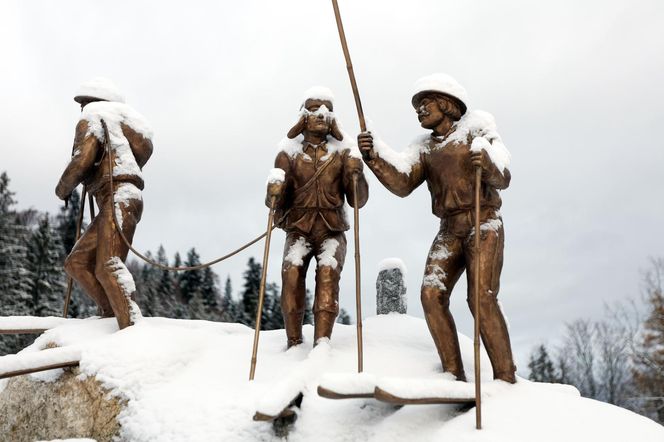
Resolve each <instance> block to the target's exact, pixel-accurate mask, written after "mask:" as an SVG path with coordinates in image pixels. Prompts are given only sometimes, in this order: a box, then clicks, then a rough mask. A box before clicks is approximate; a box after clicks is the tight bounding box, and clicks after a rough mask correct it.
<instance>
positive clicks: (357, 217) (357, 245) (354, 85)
mask: <svg viewBox="0 0 664 442" xmlns="http://www.w3.org/2000/svg"><path fill="white" fill-rule="evenodd" d="M332 7H333V8H334V17H335V18H336V21H337V30H338V31H339V39H340V40H341V49H342V50H343V52H344V58H345V59H346V69H347V70H348V77H349V79H350V86H351V88H352V89H353V97H355V107H356V108H357V117H358V118H359V120H360V131H361V132H366V131H367V124H366V122H365V121H364V111H363V110H362V101H361V100H360V91H359V89H358V88H357V82H356V81H355V72H354V71H353V62H352V61H351V59H350V52H349V51H348V43H347V42H346V33H345V32H344V25H343V23H342V21H341V13H340V12H339V4H338V3H337V0H332ZM353 206H354V207H353V214H354V218H355V230H354V233H355V310H356V316H357V371H358V373H362V369H363V366H362V365H363V364H362V362H363V357H364V355H363V350H362V294H361V288H360V285H361V284H360V283H361V279H360V213H359V208H358V204H357V175H354V176H353Z"/></svg>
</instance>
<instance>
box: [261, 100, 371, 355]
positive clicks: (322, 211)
mask: <svg viewBox="0 0 664 442" xmlns="http://www.w3.org/2000/svg"><path fill="white" fill-rule="evenodd" d="M333 101H334V98H333V96H332V93H331V92H330V91H329V89H326V88H322V87H315V88H312V89H310V90H308V91H307V92H306V93H305V97H304V101H303V103H302V106H301V109H300V116H299V120H298V122H297V123H296V124H295V126H294V127H293V128H292V129H291V130H290V131H289V132H288V135H287V138H285V139H284V140H283V141H282V142H281V143H280V151H279V153H278V154H277V158H276V160H275V162H274V167H275V169H273V173H272V174H271V176H272V178H271V179H270V180H269V181H268V189H267V198H266V204H268V206H269V205H270V203H271V201H272V199H273V198H275V202H276V207H275V208H276V215H275V219H276V220H277V226H278V227H280V228H282V229H283V230H285V231H286V244H285V245H284V258H283V264H282V268H281V277H282V289H281V309H282V312H283V316H284V322H285V328H286V336H287V338H288V347H291V346H293V345H298V344H300V343H302V322H303V319H304V310H305V296H306V288H305V278H306V274H307V269H308V267H309V263H310V261H311V259H312V258H315V259H316V262H317V266H316V288H315V292H314V293H315V295H314V305H313V313H314V345H315V344H316V342H318V340H319V339H321V338H330V336H331V335H332V328H333V327H334V323H335V321H336V317H337V315H338V313H339V278H340V276H341V270H342V268H343V265H344V259H345V257H346V235H345V234H344V232H345V231H346V230H348V229H349V225H348V221H347V220H346V214H345V211H344V198H345V199H346V201H348V203H349V204H351V205H352V204H353V198H354V192H355V189H354V187H353V176H357V183H358V185H357V200H358V204H359V206H360V207H362V206H364V204H366V202H367V199H368V197H369V188H368V185H367V181H366V179H365V177H364V174H363V171H362V169H363V164H362V159H361V156H360V153H359V151H358V150H357V147H356V146H354V145H352V144H350V143H349V137H348V136H346V135H344V133H343V131H341V130H340V128H339V125H338V124H337V121H336V119H335V116H334V113H333V105H334V102H333Z"/></svg>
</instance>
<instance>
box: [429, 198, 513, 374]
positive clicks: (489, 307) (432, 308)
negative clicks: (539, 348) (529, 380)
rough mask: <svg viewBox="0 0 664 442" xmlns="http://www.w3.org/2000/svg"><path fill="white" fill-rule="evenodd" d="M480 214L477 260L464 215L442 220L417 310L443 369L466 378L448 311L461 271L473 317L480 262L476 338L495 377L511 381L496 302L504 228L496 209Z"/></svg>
mask: <svg viewBox="0 0 664 442" xmlns="http://www.w3.org/2000/svg"><path fill="white" fill-rule="evenodd" d="M483 212H484V213H483V216H482V218H481V220H482V227H481V228H480V232H481V233H480V253H479V256H476V254H475V248H474V244H475V238H474V236H475V235H474V228H473V222H472V219H471V216H470V213H469V212H465V213H462V214H459V215H456V216H455V217H450V218H446V219H443V220H442V222H441V228H440V231H439V232H438V235H436V238H435V239H434V241H433V244H432V245H431V249H430V251H429V256H428V257H427V262H426V267H425V270H424V280H423V283H422V291H421V299H422V307H423V309H424V316H425V318H426V321H427V325H428V326H429V331H430V332H431V336H432V337H433V340H434V343H435V344H436V348H437V350H438V354H439V356H440V360H441V362H442V364H443V369H444V370H445V371H448V372H450V373H452V374H454V375H455V376H456V377H457V378H458V379H462V380H465V375H464V369H463V363H462V361H461V352H460V350H459V341H458V338H457V331H456V326H455V324H454V319H453V317H452V314H451V313H450V309H449V306H450V294H451V293H452V289H453V288H454V285H455V284H456V282H457V281H458V280H459V277H460V276H461V274H462V273H463V271H464V270H466V278H467V281H468V296H467V301H468V305H469V307H470V310H471V312H472V313H473V315H475V311H474V310H475V304H474V296H475V264H476V260H477V259H479V268H480V270H479V271H480V278H479V281H480V287H479V296H480V335H481V337H482V342H483V343H484V346H485V348H486V350H487V353H488V354H489V358H490V360H491V365H492V367H493V376H494V378H495V379H502V380H504V381H508V382H512V383H513V382H515V377H514V372H515V371H516V367H515V366H514V362H513V359H512V349H511V345H510V338H509V333H508V330H507V325H506V323H505V318H504V316H503V314H502V311H501V309H500V305H499V303H498V291H499V288H500V272H501V270H502V267H503V244H504V232H503V225H502V220H501V219H500V217H499V216H498V215H497V213H496V212H495V211H493V210H488V211H486V210H485V211H483Z"/></svg>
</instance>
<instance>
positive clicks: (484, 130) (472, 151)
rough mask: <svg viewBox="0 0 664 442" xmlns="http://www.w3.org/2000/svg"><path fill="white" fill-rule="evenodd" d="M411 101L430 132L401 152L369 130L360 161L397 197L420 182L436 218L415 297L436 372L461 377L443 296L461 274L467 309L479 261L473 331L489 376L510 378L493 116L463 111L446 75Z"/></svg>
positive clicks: (500, 166) (498, 151) (500, 177)
mask: <svg viewBox="0 0 664 442" xmlns="http://www.w3.org/2000/svg"><path fill="white" fill-rule="evenodd" d="M415 89H416V91H415V94H414V96H413V98H412V105H413V107H414V108H415V110H416V112H417V117H418V119H419V121H420V124H421V126H422V127H423V128H425V129H429V130H431V131H432V133H431V134H430V135H427V136H426V137H423V138H420V139H419V140H417V141H416V142H415V143H414V144H413V145H411V146H410V147H409V148H408V150H407V151H406V152H403V153H401V154H399V153H396V152H394V151H392V150H391V149H390V148H389V147H387V146H386V145H384V144H382V143H380V142H379V141H378V140H376V142H374V140H373V136H372V135H371V133H369V132H365V133H362V134H360V135H359V136H358V144H359V148H360V151H361V152H362V156H363V158H364V161H365V163H366V164H367V166H368V167H369V168H370V169H371V170H372V171H373V173H374V174H375V175H376V177H377V178H378V179H379V180H380V182H381V183H382V184H383V185H384V186H385V187H386V188H387V189H389V190H390V191H391V192H392V193H394V194H396V195H398V196H400V197H405V196H407V195H409V194H410V193H411V192H412V191H413V190H415V188H417V187H418V186H419V185H420V184H422V183H423V182H425V181H426V183H427V187H428V189H429V192H430V193H431V204H432V211H433V214H434V215H436V216H437V217H439V218H440V230H439V231H438V234H437V235H436V237H435V238H434V241H433V244H432V245H431V249H430V250H429V255H428V257H427V261H426V266H425V269H424V279H423V282H422V290H421V300H422V307H423V309H424V316H425V318H426V321H427V325H428V326H429V331H430V332H431V336H432V337H433V340H434V343H435V344H436V348H437V350H438V354H439V356H440V360H441V362H442V365H443V369H444V370H445V371H446V372H449V373H451V374H453V375H454V376H455V377H456V378H457V379H458V380H462V381H465V380H466V376H465V373H464V368H463V363H462V360H461V352H460V350H459V341H458V338H457V331H456V326H455V324H454V319H453V317H452V314H451V313H450V309H449V306H450V295H451V293H452V289H453V288H454V285H455V284H456V282H457V281H458V279H459V277H460V276H461V274H462V273H463V271H464V270H465V271H466V277H467V281H468V297H467V300H468V305H469V306H470V309H471V311H472V312H473V314H475V311H474V293H475V274H474V273H475V269H476V266H475V265H476V260H478V259H479V273H480V275H479V296H480V299H479V305H480V307H479V308H480V334H481V337H482V341H483V342H484V346H485V348H486V350H487V353H488V354H489V358H490V359H491V364H492V366H493V376H494V378H495V379H501V380H504V381H507V382H510V383H514V382H516V378H515V371H516V367H515V365H514V362H513V359H512V349H511V346H510V338H509V333H508V330H507V325H506V322H505V318H504V317H503V313H502V311H501V308H500V305H499V302H498V290H499V287H500V272H501V269H502V265H503V243H504V233H503V221H502V218H501V215H500V212H499V209H500V206H501V199H500V195H499V192H498V191H499V190H501V189H506V188H507V186H508V185H509V183H510V172H509V170H508V169H507V166H508V165H509V153H508V152H507V149H505V146H504V145H503V143H502V141H501V139H500V136H499V135H498V133H497V132H496V126H495V121H494V119H493V117H492V116H491V115H490V114H488V113H486V112H482V111H471V112H467V104H466V103H467V98H466V91H465V89H464V88H463V87H462V86H461V85H459V83H457V82H456V80H454V79H453V78H452V77H450V76H448V75H445V74H433V75H430V76H428V77H424V78H422V79H421V80H419V81H418V82H417V83H416V85H415ZM476 167H481V170H482V177H481V188H480V222H481V227H480V253H479V256H476V253H475V250H474V247H473V243H474V236H475V234H476V232H475V228H474V221H475V219H474V214H473V206H474V178H475V168H476Z"/></svg>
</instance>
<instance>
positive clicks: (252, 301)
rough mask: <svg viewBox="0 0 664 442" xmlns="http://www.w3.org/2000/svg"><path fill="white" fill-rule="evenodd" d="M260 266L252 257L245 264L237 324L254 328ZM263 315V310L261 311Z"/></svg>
mask: <svg viewBox="0 0 664 442" xmlns="http://www.w3.org/2000/svg"><path fill="white" fill-rule="evenodd" d="M261 271H262V266H261V265H260V264H259V263H257V262H256V260H255V259H254V258H253V257H252V258H249V261H248V262H247V270H245V272H244V274H243V276H244V285H243V290H242V299H241V301H240V302H241V304H240V314H239V317H238V322H240V323H242V324H245V325H248V326H250V327H254V326H255V324H256V310H257V309H258V291H259V288H260V283H261ZM263 313H265V309H263Z"/></svg>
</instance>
